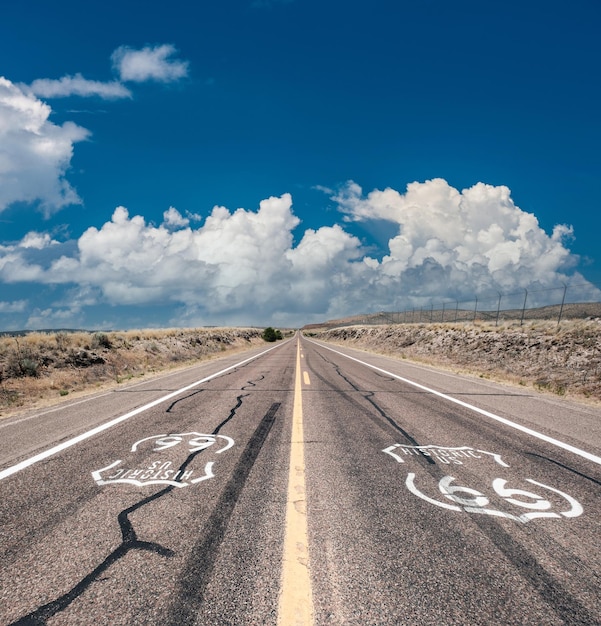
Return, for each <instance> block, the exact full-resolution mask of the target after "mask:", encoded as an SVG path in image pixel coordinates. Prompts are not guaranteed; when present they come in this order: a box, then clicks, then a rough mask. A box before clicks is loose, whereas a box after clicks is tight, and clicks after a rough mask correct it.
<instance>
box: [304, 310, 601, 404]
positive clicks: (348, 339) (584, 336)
mask: <svg viewBox="0 0 601 626" xmlns="http://www.w3.org/2000/svg"><path fill="white" fill-rule="evenodd" d="M311 334H313V335H314V336H316V337H317V338H319V339H323V340H326V341H333V342H335V343H338V344H345V345H349V344H350V345H354V346H356V347H359V348H363V349H366V350H369V351H372V352H377V353H381V354H386V355H389V356H394V357H397V358H402V359H409V360H412V361H416V362H421V363H424V364H429V365H434V366H437V367H444V368H448V369H451V370H454V371H460V372H463V373H468V374H472V375H476V376H479V377H482V378H489V379H492V380H497V381H500V382H508V383H512V384H517V385H521V386H531V387H534V388H536V389H539V390H541V391H545V392H550V393H554V394H557V395H560V396H569V397H571V398H572V399H574V400H579V401H585V402H588V403H595V404H599V405H601V319H598V318H597V319H588V320H565V321H562V323H561V324H560V325H558V324H557V323H556V322H552V321H548V320H531V321H528V322H526V323H524V324H523V325H521V324H520V323H519V322H516V321H508V322H505V323H503V324H500V325H499V326H496V325H495V324H493V323H489V322H475V323H463V324H456V323H449V324H447V323H444V324H442V323H438V324H394V325H392V324H389V325H380V326H358V325H357V326H347V327H341V328H332V329H322V330H321V331H320V330H317V329H315V330H314V331H313V332H312V333H311Z"/></svg>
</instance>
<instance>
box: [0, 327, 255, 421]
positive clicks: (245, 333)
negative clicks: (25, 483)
mask: <svg viewBox="0 0 601 626" xmlns="http://www.w3.org/2000/svg"><path fill="white" fill-rule="evenodd" d="M261 332H262V331H261V330H259V329H253V328H248V329H245V328H236V329H232V328H222V329H219V328H211V329H178V328H173V329H149V330H132V331H126V332H97V333H88V332H33V333H27V334H23V335H14V336H10V335H9V336H7V335H5V336H0V418H1V417H6V416H7V415H10V414H13V413H15V412H16V411H20V410H23V409H27V408H31V407H35V406H42V405H47V404H49V403H53V402H57V401H60V400H61V399H64V397H65V396H68V395H81V394H83V393H89V392H90V391H95V390H98V389H102V388H105V387H107V386H114V385H118V384H121V383H123V382H125V381H128V380H131V379H134V378H139V377H143V376H149V375H153V374H155V373H158V372H161V371H164V370H167V369H173V368H175V367H182V366H187V365H190V364H192V363H195V362H198V361H199V360H203V359H208V358H211V357H213V356H215V355H221V354H223V353H224V352H233V351H239V350H242V349H245V348H248V347H250V346H252V345H260V344H262V343H263V339H262V338H261Z"/></svg>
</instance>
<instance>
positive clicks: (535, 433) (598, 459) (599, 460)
mask: <svg viewBox="0 0 601 626" xmlns="http://www.w3.org/2000/svg"><path fill="white" fill-rule="evenodd" d="M307 341H310V340H308V339H307ZM311 343H315V342H311ZM317 345H319V346H320V347H322V348H325V349H326V350H330V352H334V353H335V354H339V355H340V356H343V357H345V358H347V359H350V360H351V361H355V362H356V363H360V364H361V365H365V366H366V367H369V368H371V369H372V370H375V371H377V372H380V373H381V374H385V375H386V376H392V378H396V379H397V380H400V381H402V382H404V383H407V384H408V385H412V386H413V387H417V388H418V389H421V390H422V391H427V392H428V393H431V394H433V395H435V396H438V397H439V398H444V399H445V400H448V401H449V402H453V403H455V404H458V405H460V406H462V407H465V408H466V409H470V410H471V411H474V412H476V413H480V415H484V416H485V417H488V418H490V419H492V420H495V421H497V422H500V423H501V424H505V425H506V426H509V427H510V428H515V430H519V431H521V432H523V433H526V434H527V435H530V436H531V437H536V438H537V439H540V440H542V441H546V442H547V443H550V444H551V445H553V446H556V447H558V448H562V449H563V450H567V451H568V452H572V453H573V454H577V455H578V456H581V457H583V458H585V459H587V460H588V461H592V462H593V463H596V464H597V465H601V457H598V456H597V455H595V454H591V453H590V452H586V450H581V449H580V448H576V447H575V446H572V445H570V444H569V443H564V442H563V441H559V439H554V438H553V437H549V436H548V435H544V434H543V433H539V432H538V431H536V430H533V429H532V428H528V427H527V426H522V425H521V424H516V423H515V422H512V421H510V420H508V419H506V418H504V417H501V416H500V415H496V414H495V413H491V412H490V411H485V410H484V409H480V408H479V407H477V406H474V405H473V404H468V403H467V402H464V401H463V400H458V399H457V398H453V397H452V396H448V395H447V394H446V393H442V392H440V391H436V389H430V387H425V386H424V385H420V384H419V383H416V382H414V381H412V380H409V379H408V378H403V377H402V376H399V375H398V374H393V373H392V372H389V371H387V370H385V369H382V368H381V367H376V366H375V365H371V364H370V363H366V362H365V361H361V360H360V359H357V358H355V357H353V356H349V355H348V354H344V352H340V351H338V350H334V348H330V347H328V346H324V345H323V344H322V343H320V344H317Z"/></svg>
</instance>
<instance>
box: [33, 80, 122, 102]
mask: <svg viewBox="0 0 601 626" xmlns="http://www.w3.org/2000/svg"><path fill="white" fill-rule="evenodd" d="M29 90H30V91H31V93H33V94H34V95H36V96H39V97H41V98H66V97H68V96H80V97H84V98H86V97H91V96H98V97H100V98H103V99H105V100H117V99H119V98H131V97H132V93H131V91H130V90H129V89H128V88H127V87H126V86H125V85H123V84H122V83H120V82H118V81H110V82H102V81H98V80H88V79H87V78H84V77H83V76H82V75H81V74H76V75H75V76H63V77H62V78H59V79H51V78H38V79H36V80H34V81H33V82H32V83H31V85H29Z"/></svg>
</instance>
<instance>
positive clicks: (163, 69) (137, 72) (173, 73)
mask: <svg viewBox="0 0 601 626" xmlns="http://www.w3.org/2000/svg"><path fill="white" fill-rule="evenodd" d="M176 53H177V50H176V49H175V47H174V46H172V45H171V44H162V45H157V46H145V47H144V48H142V49H141V50H135V49H133V48H130V47H129V46H120V47H119V48H117V49H116V50H115V51H114V52H113V54H112V56H111V59H112V61H113V67H114V68H115V70H116V71H117V73H118V74H119V76H120V78H121V80H122V81H133V82H144V81H147V80H155V81H159V82H164V83H167V82H172V81H175V80H179V79H180V78H184V77H185V76H187V75H188V62H187V61H181V60H179V59H175V58H173V57H174V55H175V54H176Z"/></svg>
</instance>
